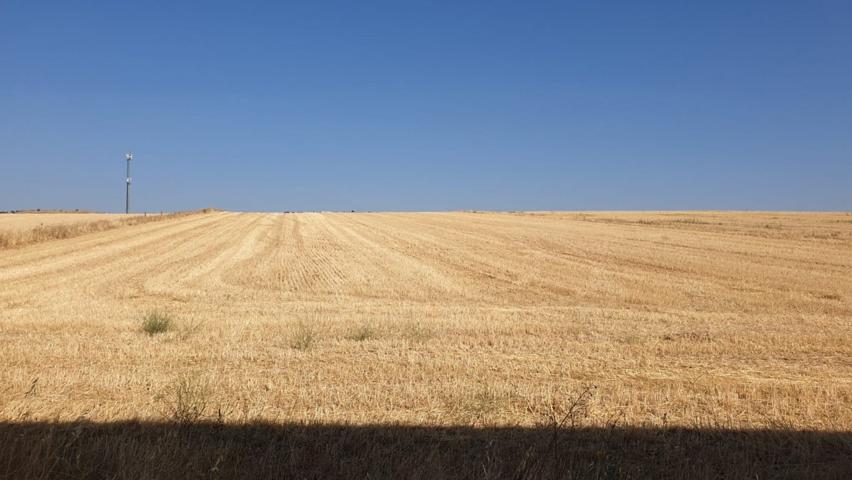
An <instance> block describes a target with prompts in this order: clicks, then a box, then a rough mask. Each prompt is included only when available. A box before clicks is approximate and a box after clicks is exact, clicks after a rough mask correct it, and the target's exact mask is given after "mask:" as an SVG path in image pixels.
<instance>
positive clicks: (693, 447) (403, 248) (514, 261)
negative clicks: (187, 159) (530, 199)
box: [0, 212, 852, 478]
mask: <svg viewBox="0 0 852 480" xmlns="http://www.w3.org/2000/svg"><path fill="white" fill-rule="evenodd" d="M5 218H6V217H5V216H0V222H3V221H4V219H5ZM0 229H3V225H2V224H0ZM0 285H1V286H2V288H0V309H2V310H0V360H2V363H3V365H4V368H3V369H2V370H0V422H2V428H0V444H4V443H5V446H2V447H0V475H2V476H6V477H22V478H23V477H28V476H30V477H40V476H41V477H44V476H46V477H51V476H60V475H70V476H72V477H91V478H101V477H105V476H108V477H113V478H158V477H163V476H174V475H177V474H178V472H179V475H180V476H186V477H205V478H206V477H214V476H224V477H241V476H266V477H276V476H288V475H295V474H297V475H299V476H300V477H305V478H319V477H340V476H349V477H353V478H365V477H370V478H392V477H399V476H402V477H410V478H443V477H452V478H461V477H468V478H586V477H591V478H608V477H616V478H620V477H646V476H669V477H684V476H690V477H697V478H716V477H720V476H721V477H725V476H728V477H747V476H751V477H754V476H756V475H757V476H759V477H760V478H764V477H765V476H767V475H768V476H770V477H802V476H808V477H824V478H842V477H843V476H845V475H846V474H850V473H852V465H850V462H852V460H850V458H852V215H850V214H843V213H790V214H786V213H713V212H701V213H692V212H683V213H630V212H624V213H620V212H611V213H548V212H535V213H532V212H531V213H478V212H464V213H461V212H460V213H296V214H289V213H288V214H274V213H258V214H254V213H229V212H212V213H198V214H194V215H187V216H180V217H175V218H170V219H166V220H164V221H160V222H151V223H145V224H139V225H132V226H122V227H120V228H114V229H110V230H106V231H101V232H96V233H91V234H84V235H80V236H77V237H75V238H69V239H62V240H52V241H44V242H41V243H35V244H31V245H28V246H23V247H20V248H7V249H4V250H0ZM146 322H147V323H146ZM143 324H145V325H144V326H143ZM146 330H147V331H146Z"/></svg>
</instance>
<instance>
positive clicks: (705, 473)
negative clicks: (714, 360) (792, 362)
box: [0, 422, 852, 479]
mask: <svg viewBox="0 0 852 480" xmlns="http://www.w3.org/2000/svg"><path fill="white" fill-rule="evenodd" d="M0 477H2V478H15V479H29V478H134V479H135V478H370V479H380V478H422V479H442V478H515V479H525V478H554V479H555V478H565V479H574V478H752V479H755V478H757V479H764V478H838V479H839V478H852V432H839V433H830V432H829V433H826V432H808V431H788V430H755V431H751V430H749V431H745V430H743V431H738V430H714V429H676V428H671V429H649V428H574V429H565V430H558V431H557V430H554V429H548V428H540V429H538V428H465V427H457V428H456V427H448V428H440V427H412V426H394V425H377V426H342V425H301V424H249V425H228V424H216V423H201V424H186V425H182V424H173V423H142V422H116V423H87V422H71V423H0Z"/></svg>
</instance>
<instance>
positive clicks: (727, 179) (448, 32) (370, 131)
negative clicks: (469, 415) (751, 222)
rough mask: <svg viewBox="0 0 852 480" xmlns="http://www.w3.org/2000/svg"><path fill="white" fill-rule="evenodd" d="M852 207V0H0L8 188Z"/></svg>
mask: <svg viewBox="0 0 852 480" xmlns="http://www.w3.org/2000/svg"><path fill="white" fill-rule="evenodd" d="M128 150H132V151H133V152H134V153H135V155H136V160H134V164H133V170H134V172H133V177H134V184H133V208H134V209H135V210H137V211H145V210H147V211H159V210H182V209H190V208H199V207H205V206H216V207H219V208H223V209H231V210H350V209H355V210H455V209H494V210H506V209H512V210H521V209H563V210H581V209H582V210H589V209H765V210H852V2H849V1H816V2H803V1H731V2H727V1H714V2H686V1H671V2H662V1H659V2H637V1H629V2H627V1H625V2H607V1H595V2H591V1H583V2H580V1H577V2H568V1H564V2H518V1H514V2H504V1H487V2H486V1H483V2H473V1H459V0H456V1H428V2H427V1H402V0H398V1H383V2H374V1H367V0H365V1H361V2H354V1H340V2H327V1H311V2H299V3H288V2H114V1H111V2H106V1H104V2H84V1H80V2H67V1H63V2H32V1H8V0H3V1H0V210H6V209H15V208H44V209H47V208H81V209H94V210H106V211H119V210H122V209H123V205H124V183H123V182H124V168H125V165H124V161H123V158H124V156H123V154H124V153H125V152H126V151H128Z"/></svg>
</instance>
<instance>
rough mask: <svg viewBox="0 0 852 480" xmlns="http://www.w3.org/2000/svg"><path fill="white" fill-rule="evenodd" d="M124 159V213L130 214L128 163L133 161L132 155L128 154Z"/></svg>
mask: <svg viewBox="0 0 852 480" xmlns="http://www.w3.org/2000/svg"><path fill="white" fill-rule="evenodd" d="M124 157H125V158H126V159H127V190H126V191H125V194H124V213H130V161H131V160H133V154H132V153H128V154H127V155H125V156H124Z"/></svg>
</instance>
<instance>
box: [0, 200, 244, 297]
mask: <svg viewBox="0 0 852 480" xmlns="http://www.w3.org/2000/svg"><path fill="white" fill-rule="evenodd" d="M220 215H223V214H214V215H212V216H205V217H204V218H200V219H193V221H191V222H179V223H171V222H169V221H168V220H167V221H166V222H169V225H165V226H162V227H161V228H157V229H155V230H153V231H148V230H141V229H140V230H136V229H135V228H136V226H131V227H125V228H126V229H134V230H133V231H131V232H127V231H123V232H121V235H119V236H117V237H115V236H113V235H112V234H113V233H114V232H116V230H107V231H105V232H102V233H100V234H94V235H97V236H98V237H101V236H103V237H108V238H107V239H100V238H99V239H97V240H96V241H95V242H93V244H89V242H86V243H87V244H86V245H85V246H84V247H83V248H78V247H77V245H76V243H77V242H75V240H77V238H79V237H77V238H72V239H68V240H67V242H68V243H63V242H64V241H58V242H53V243H52V245H50V247H51V251H50V253H49V254H48V255H46V256H43V257H40V258H38V259H35V260H31V259H26V260H23V261H21V262H17V261H14V260H13V261H12V262H10V264H11V266H6V265H0V281H2V282H13V281H16V280H20V279H26V280H34V279H38V278H40V277H41V276H57V275H63V276H64V278H68V275H73V274H74V272H85V271H88V270H91V269H92V268H93V267H94V266H97V265H98V264H99V263H103V262H107V261H109V260H110V259H111V258H115V257H119V256H122V255H128V254H132V252H134V251H138V250H144V249H146V248H148V247H149V246H150V245H152V244H154V243H156V242H162V241H166V240H168V239H169V238H173V237H176V236H180V235H182V234H184V233H185V232H187V231H191V230H194V229H198V228H203V227H204V226H205V225H209V224H213V223H216V222H217V221H219V218H220ZM224 215H229V214H224ZM144 226H146V225H142V227H144ZM118 230H124V228H122V229H118ZM41 245H42V244H39V246H41ZM28 253H29V252H23V254H22V256H24V257H26V256H27V255H28Z"/></svg>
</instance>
